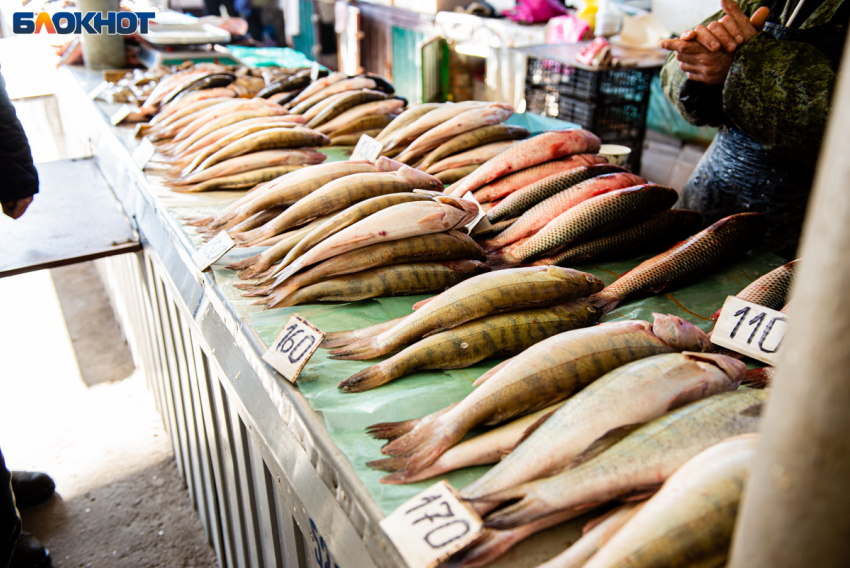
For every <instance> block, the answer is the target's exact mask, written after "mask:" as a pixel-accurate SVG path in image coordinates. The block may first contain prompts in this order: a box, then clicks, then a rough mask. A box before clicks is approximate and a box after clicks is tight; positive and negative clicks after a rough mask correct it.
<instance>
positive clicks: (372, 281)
mask: <svg viewBox="0 0 850 568" xmlns="http://www.w3.org/2000/svg"><path fill="white" fill-rule="evenodd" d="M489 271H490V267H489V266H487V265H486V264H484V263H483V262H479V261H477V260H460V261H457V260H455V261H450V262H433V263H417V264H396V265H394V266H385V267H383V268H375V269H372V270H365V271H363V272H358V273H356V274H351V275H348V276H341V277H339V278H334V279H331V280H325V281H324V282H319V283H318V284H313V285H312V286H307V287H305V288H301V289H299V290H297V291H296V292H295V293H293V294H290V295H289V296H287V297H286V298H285V299H284V300H283V301H281V302H279V303H277V304H274V305H271V306H269V308H285V307H288V306H297V305H299V304H313V303H316V302H356V301H358V300H368V299H369V298H377V297H379V296H381V297H385V296H410V295H412V294H430V293H434V292H442V291H443V290H445V289H446V288H451V287H452V286H454V285H455V284H457V283H458V282H462V281H464V280H466V279H467V278H470V277H472V276H475V275H476V274H483V273H485V272H489Z"/></svg>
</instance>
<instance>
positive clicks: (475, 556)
mask: <svg viewBox="0 0 850 568" xmlns="http://www.w3.org/2000/svg"><path fill="white" fill-rule="evenodd" d="M523 532H524V531H523ZM525 536H526V535H524V534H522V532H520V531H494V530H485V531H484V535H483V536H482V537H481V538H479V539H478V540H475V541H473V542H472V544H470V545H467V546H466V547H465V548H463V549H462V550H461V551H460V552H457V553H455V555H454V556H453V557H452V564H451V565H452V566H454V567H456V568H480V567H481V566H487V565H488V564H490V563H491V562H493V561H494V560H496V559H497V558H499V557H501V556H503V555H504V554H505V553H506V552H507V551H509V550H510V549H511V548H513V547H514V546H516V545H517V544H518V543H519V542H521V541H522V540H523V539H524V538H525Z"/></svg>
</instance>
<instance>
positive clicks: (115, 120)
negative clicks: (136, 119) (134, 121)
mask: <svg viewBox="0 0 850 568" xmlns="http://www.w3.org/2000/svg"><path fill="white" fill-rule="evenodd" d="M134 112H139V107H137V106H133V105H128V104H123V105H121V108H119V109H118V110H116V111H115V114H113V115H112V116H111V117H110V119H109V121H110V122H111V123H112V126H118V125H119V124H121V121H122V120H124V119H125V118H127V117H128V116H130V114H131V113H134Z"/></svg>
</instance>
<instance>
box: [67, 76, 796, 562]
mask: <svg viewBox="0 0 850 568" xmlns="http://www.w3.org/2000/svg"><path fill="white" fill-rule="evenodd" d="M63 74H64V75H65V79H66V80H67V89H66V90H65V91H64V92H65V93H66V97H67V98H68V100H69V101H70V104H71V105H72V106H73V108H75V109H78V110H79V114H80V116H79V118H80V121H79V123H80V128H84V129H86V130H87V131H88V135H89V137H90V139H91V145H92V151H93V155H94V159H95V160H96V162H97V164H98V167H99V168H100V170H101V172H102V173H103V175H104V177H105V179H106V180H107V182H108V183H109V185H110V187H111V188H112V190H113V191H114V192H115V194H116V196H117V197H118V199H119V201H120V202H121V204H122V206H123V207H124V209H125V211H126V213H127V215H128V217H129V218H130V219H131V220H132V222H133V224H134V228H135V229H136V230H138V232H139V234H140V236H141V242H142V244H143V246H144V251H143V252H141V253H138V254H133V255H124V256H119V257H113V258H109V259H103V260H101V261H99V263H100V268H101V270H102V273H103V274H104V280H105V283H106V284H107V288H108V289H109V291H110V294H111V297H112V301H113V305H114V306H115V308H116V311H117V312H118V313H119V315H120V319H121V323H122V326H123V328H124V330H125V334H126V335H127V338H128V342H129V343H130V345H131V349H132V350H133V353H134V357H135V360H136V361H137V364H138V365H139V366H140V367H141V368H142V370H143V371H144V373H145V375H146V377H147V380H148V383H149V387H150V389H151V391H152V392H153V393H154V395H155V397H156V400H157V405H158V408H159V411H160V413H161V414H162V416H163V420H164V422H165V424H166V427H167V430H168V432H169V435H170V436H171V441H172V446H173V447H174V450H175V454H176V456H177V463H178V467H179V469H180V472H181V475H183V477H184V479H185V480H186V483H187V485H188V488H189V492H190V495H191V497H192V500H193V502H194V504H195V506H196V507H197V510H198V513H199V515H200V517H201V520H202V522H203V524H204V527H205V530H206V531H207V536H208V538H209V540H210V542H211V543H212V544H213V546H214V547H215V550H216V554H217V556H218V559H219V562H220V564H221V565H222V566H322V567H324V566H327V567H330V566H339V567H340V568H345V567H358V568H359V567H368V566H376V567H389V566H404V565H405V562H404V560H403V559H402V556H400V555H399V552H398V550H397V549H396V546H395V545H393V544H392V543H391V542H390V540H389V539H388V538H387V535H386V533H385V531H384V530H383V529H382V528H381V527H380V526H379V523H380V522H381V520H382V519H384V518H385V517H386V516H387V515H389V514H390V513H392V512H393V511H394V510H396V509H397V508H398V507H399V505H401V504H403V503H404V502H405V501H407V500H408V499H410V498H411V497H414V496H416V495H417V494H418V493H420V492H421V491H423V490H424V489H426V488H427V487H429V486H430V485H431V484H432V483H434V482H436V481H437V479H439V478H435V479H430V480H424V481H419V482H416V483H410V484H406V485H395V484H385V483H381V482H380V479H381V478H382V477H383V476H384V475H385V473H384V472H381V471H377V470H375V469H372V468H370V467H368V466H367V465H366V463H367V462H369V461H372V460H375V459H376V458H378V457H380V456H381V446H382V444H383V442H382V441H380V440H377V439H373V438H370V437H369V436H367V435H366V434H365V432H364V430H365V429H366V428H368V427H369V426H371V425H374V424H376V423H386V422H391V421H401V420H407V419H411V418H417V417H419V416H422V415H424V414H426V413H428V412H433V411H437V410H440V409H442V408H444V407H446V406H447V405H450V404H453V403H455V402H458V401H459V400H461V399H463V398H464V397H466V396H467V395H469V394H470V393H471V392H473V390H474V389H473V383H474V381H476V379H478V378H479V377H481V376H482V375H483V374H484V373H485V372H487V371H490V370H491V369H493V368H494V367H495V366H496V365H497V364H499V363H500V362H501V361H503V359H498V358H497V359H486V360H484V361H481V362H477V363H475V364H473V365H471V366H466V367H465V368H460V369H454V370H445V371H440V370H436V371H426V372H418V373H415V374H412V375H409V376H405V377H400V378H398V379H397V380H394V381H393V382H392V384H388V385H384V386H382V387H380V388H376V389H374V390H369V391H367V392H359V393H351V392H344V391H343V390H340V389H339V388H337V383H339V382H340V381H341V380H342V379H345V378H346V377H349V376H351V375H354V374H356V373H358V372H360V371H362V370H363V369H365V368H366V367H368V366H369V365H370V362H368V361H357V360H338V359H334V358H331V356H330V355H332V353H330V352H329V351H327V350H319V351H316V352H315V354H314V355H313V356H312V357H311V358H310V360H309V361H308V362H307V364H306V366H305V367H304V368H303V370H302V371H301V374H300V376H299V378H298V381H297V383H296V384H294V385H293V384H291V383H290V382H289V381H287V380H286V379H285V378H283V377H282V376H281V375H280V374H279V373H277V372H276V371H275V370H274V369H273V368H272V367H271V366H269V364H267V363H266V362H265V361H264V359H263V355H264V354H265V353H266V351H267V350H268V347H269V346H271V345H272V344H273V343H274V342H275V338H276V337H277V336H278V334H279V333H280V331H281V329H282V328H283V327H284V324H286V322H287V321H288V320H289V318H290V316H291V315H292V314H294V313H298V314H299V315H300V316H302V317H303V318H305V319H306V320H308V321H309V322H310V323H311V324H313V325H314V326H316V327H317V328H319V329H320V330H322V331H325V332H339V331H344V330H351V329H357V328H363V327H367V326H371V325H374V324H380V323H382V322H386V321H388V320H392V319H394V318H398V317H400V316H403V315H407V314H410V313H411V308H412V307H413V306H414V304H416V303H417V302H421V301H423V300H426V299H428V298H430V297H431V294H428V295H412V296H398V297H376V298H374V299H366V300H361V301H356V302H348V303H342V304H340V303H331V304H315V303H307V304H305V305H298V306H293V307H285V308H275V309H264V307H263V306H260V305H255V304H253V303H252V300H251V299H246V298H245V297H243V296H242V290H240V289H239V288H237V287H236V286H235V285H236V284H239V283H240V280H239V278H238V275H237V273H236V272H235V271H233V270H230V269H227V268H226V267H227V266H228V265H231V264H233V263H235V262H239V261H241V260H245V259H246V258H249V257H251V256H253V255H254V254H256V253H258V252H260V250H261V249H258V248H252V247H247V248H234V249H232V250H230V251H229V252H227V253H226V254H225V255H224V256H223V257H221V258H220V259H219V260H217V261H216V262H215V263H213V265H212V269H211V270H206V271H202V270H200V269H199V267H198V264H197V263H196V261H195V260H194V259H193V256H194V255H195V254H196V252H197V251H198V249H199V247H200V246H202V245H203V243H204V240H203V235H202V234H200V233H199V232H198V229H197V227H196V226H191V225H189V224H187V222H188V221H190V220H193V219H197V218H199V217H206V216H211V215H215V214H216V213H219V212H221V211H222V210H223V209H224V208H225V206H227V205H229V204H231V203H232V202H234V200H236V199H238V198H240V197H242V196H243V195H244V191H227V190H225V191H203V192H196V193H177V192H175V191H172V189H170V188H169V187H168V186H167V185H165V183H164V182H165V181H166V178H165V176H164V175H163V169H162V168H160V169H159V170H157V169H156V168H149V169H147V170H145V169H143V168H144V165H145V163H146V162H147V160H146V159H140V158H139V156H140V153H141V152H142V150H139V148H140V147H141V146H142V144H141V143H140V142H139V140H138V139H137V138H136V137H135V136H134V129H133V128H132V127H130V126H128V125H121V126H113V125H112V124H111V123H110V120H109V118H110V117H112V116H114V113H115V112H116V111H117V110H119V107H120V105H118V104H109V103H105V102H102V101H96V102H92V101H90V100H89V97H88V96H87V93H89V92H91V91H92V90H93V89H95V87H97V86H98V84H99V83H100V82H101V77H100V75H99V74H96V73H92V72H88V71H84V70H81V69H76V68H66V69H65V70H63ZM497 110H498V109H497ZM494 112H496V111H494ZM511 112H512V111H511ZM500 120H502V119H500ZM512 120H514V121H515V122H514V124H516V123H517V122H516V121H519V124H523V126H519V127H515V128H525V129H526V130H528V131H530V132H526V134H525V135H528V134H536V133H538V132H540V130H545V127H544V128H540V130H538V131H535V128H536V127H535V124H534V121H533V120H529V117H522V116H515V117H512ZM505 124H509V123H505ZM537 128H539V126H537ZM507 131H508V132H511V130H510V129H508V130H507ZM417 143H419V142H417ZM505 143H507V142H505ZM510 143H511V144H513V141H510ZM423 144H424V143H423ZM597 146H598V140H597ZM412 147H413V146H412V145H411V146H410V147H408V150H407V152H411V150H410V148H412ZM386 148H387V146H385V149H386ZM321 151H322V152H323V153H325V154H326V155H327V160H326V161H327V163H333V162H335V161H339V160H343V159H345V157H346V156H347V151H348V150H347V149H345V148H343V147H330V148H326V149H323V150H321ZM134 158H135V159H134ZM147 158H150V155H148V156H147ZM140 165H141V166H142V167H141V168H140ZM307 167H312V166H307ZM605 167H610V166H605ZM606 171H607V170H606ZM610 175H615V176H616V175H620V176H623V177H624V180H625V181H624V183H625V182H629V184H630V185H631V182H633V180H632V178H628V177H625V176H626V174H625V173H616V174H610ZM628 175H631V174H628ZM462 179H470V178H469V177H467V178H462ZM459 183H460V184H461V185H460V186H459V187H460V188H462V187H463V185H462V184H463V183H464V182H463V181H462V182H459ZM622 187H625V186H622ZM651 187H657V186H651ZM608 189H611V188H608ZM662 189H663V188H662ZM447 191H449V190H447ZM659 191H660V195H662V197H663V199H667V198H668V197H670V195H668V193H669V192H671V191H672V190H669V191H668V190H663V191H661V190H659ZM538 201H540V199H538ZM670 204H672V202H670ZM528 206H529V205H527V204H526V205H525V207H528ZM666 207H669V205H666ZM666 207H662V209H663V208H666ZM492 210H495V209H492ZM492 210H491V211H492ZM491 217H492V218H493V220H494V221H495V220H496V216H495V215H491ZM689 234H690V233H689ZM671 244H672V243H671ZM516 250H519V251H522V248H521V247H520V249H516ZM656 252H658V251H655V252H647V253H640V254H634V255H630V256H629V257H628V258H627V259H621V260H616V261H605V262H602V261H593V262H591V263H587V264H577V265H576V266H577V268H579V269H580V270H583V271H585V272H587V273H589V274H590V275H592V277H591V278H589V281H592V282H594V285H598V289H601V287H602V285H603V284H605V285H609V284H611V283H613V282H614V281H617V280H618V279H619V278H620V277H621V276H622V275H623V274H624V273H626V272H628V271H629V270H631V269H632V268H634V267H635V266H636V265H638V264H639V263H641V262H643V261H645V260H647V259H651V258H653V257H654V256H655V253H656ZM511 254H518V253H513V252H512V253H511ZM517 258H520V260H525V257H517ZM501 260H503V261H505V260H510V255H508V256H503V257H502V258H501ZM724 260H728V261H729V262H727V263H725V264H722V265H720V266H717V267H716V268H714V269H713V270H711V271H710V272H709V273H708V274H706V275H704V276H701V277H700V278H699V279H697V280H695V281H693V282H692V283H689V284H686V285H684V286H680V287H676V288H673V289H670V290H669V291H668V290H665V291H664V293H661V294H658V295H650V296H648V297H643V296H641V297H636V298H628V297H624V298H621V299H620V300H618V303H619V305H618V306H617V307H616V308H614V309H612V310H611V311H610V313H608V314H607V315H605V316H604V318H603V319H602V321H605V322H618V321H620V322H624V321H631V320H645V321H650V320H652V317H653V315H652V314H653V313H654V312H658V313H663V314H670V315H675V316H678V317H681V318H682V319H683V320H685V321H688V322H691V323H692V324H694V325H695V326H697V327H698V328H700V329H702V330H704V331H710V330H711V329H712V327H713V326H714V321H713V320H712V319H711V316H712V314H713V313H714V312H715V311H716V310H717V309H719V308H720V307H721V306H722V305H723V302H724V300H725V299H726V297H727V296H729V295H735V294H737V293H739V292H740V291H741V290H742V289H744V288H745V287H746V286H747V285H748V284H749V283H751V282H752V281H754V280H755V279H757V278H759V277H761V276H763V275H764V274H766V273H768V272H770V271H771V270H773V269H775V268H777V267H779V266H780V265H782V264H783V261H782V260H781V259H780V258H779V257H776V256H774V255H770V254H766V253H757V252H750V253H747V254H746V255H744V256H742V257H734V258H728V259H724ZM505 273H507V271H506V272H505ZM491 274H498V272H493V273H491ZM597 279H598V280H597ZM600 281H601V282H600ZM489 469H490V467H489V466H478V467H472V468H466V469H463V470H459V471H454V472H451V473H449V474H448V475H446V476H444V477H445V478H446V479H448V480H449V482H450V483H451V484H452V485H453V486H455V487H456V488H458V489H461V488H463V487H465V486H467V485H468V484H470V483H472V482H473V481H475V480H477V479H479V478H480V477H481V476H482V475H483V474H484V473H485V472H486V471H488V470H489ZM586 520H587V519H586V518H578V519H576V520H575V521H571V522H569V523H565V524H559V525H557V526H554V527H553V528H550V529H548V530H544V531H542V532H539V533H538V534H535V535H534V536H532V537H531V538H528V539H526V540H524V541H522V542H521V543H520V544H519V545H518V546H517V547H516V548H514V549H513V550H511V551H510V552H508V553H507V554H505V555H504V556H502V557H501V558H499V559H498V560H496V561H495V562H493V563H492V564H489V565H491V566H516V567H525V566H528V567H532V566H537V565H539V564H540V563H541V562H544V561H546V560H548V559H550V558H552V557H553V556H555V555H556V554H558V553H560V552H562V551H563V550H564V548H565V547H566V546H567V545H568V544H569V543H572V542H574V541H575V540H576V539H578V537H579V535H580V532H581V526H582V525H583V523H584V521H586Z"/></svg>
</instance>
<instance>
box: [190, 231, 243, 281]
mask: <svg viewBox="0 0 850 568" xmlns="http://www.w3.org/2000/svg"><path fill="white" fill-rule="evenodd" d="M235 245H236V243H234V242H233V239H231V238H230V235H228V234H227V231H221V232H220V233H219V234H217V235H216V236H215V238H214V239H212V240H211V241H210V242H208V243H207V244H205V245H204V246H202V247H201V248H200V249H198V252H196V253H195V254H193V255H192V260H193V261H195V264H196V265H197V267H198V268H200V269H201V271H204V270H206V269H207V268H209V267H210V265H211V264H212V263H214V262H215V261H217V260H218V259H220V258H221V257H223V256H224V253H226V252H227V251H229V250H230V249H232V248H233V247H234V246H235Z"/></svg>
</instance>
